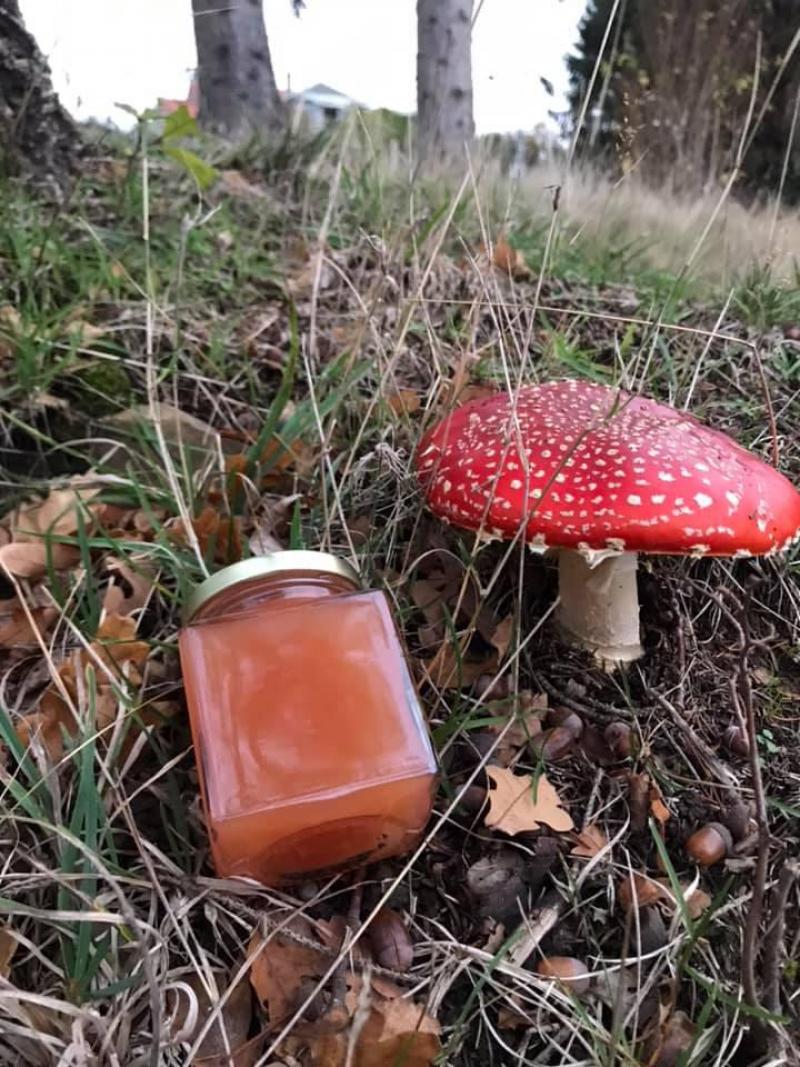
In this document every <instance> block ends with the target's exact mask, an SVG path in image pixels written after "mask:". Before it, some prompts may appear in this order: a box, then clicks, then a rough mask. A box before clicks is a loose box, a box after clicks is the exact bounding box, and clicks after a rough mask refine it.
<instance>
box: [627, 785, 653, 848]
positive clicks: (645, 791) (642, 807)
mask: <svg viewBox="0 0 800 1067" xmlns="http://www.w3.org/2000/svg"><path fill="white" fill-rule="evenodd" d="M627 777H628V808H629V810H630V813H631V830H632V831H633V832H634V833H636V834H641V833H644V831H645V830H646V828H647V815H648V812H649V810H650V775H649V774H646V773H644V772H642V773H641V774H634V773H633V772H632V771H631V772H630V773H629V774H628V776H627Z"/></svg>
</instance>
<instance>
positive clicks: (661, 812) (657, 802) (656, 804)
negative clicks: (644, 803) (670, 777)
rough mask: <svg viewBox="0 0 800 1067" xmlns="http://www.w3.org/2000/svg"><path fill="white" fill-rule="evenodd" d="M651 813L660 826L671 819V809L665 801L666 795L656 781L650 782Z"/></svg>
mask: <svg viewBox="0 0 800 1067" xmlns="http://www.w3.org/2000/svg"><path fill="white" fill-rule="evenodd" d="M649 796H650V814H651V815H652V816H653V818H654V819H655V820H656V822H657V823H658V824H659V825H660V826H662V827H663V826H665V825H666V823H667V822H669V819H670V810H669V808H668V807H667V805H666V804H665V803H664V795H663V793H662V792H661V789H660V788H659V786H658V785H657V783H656V782H651V783H650V793H649Z"/></svg>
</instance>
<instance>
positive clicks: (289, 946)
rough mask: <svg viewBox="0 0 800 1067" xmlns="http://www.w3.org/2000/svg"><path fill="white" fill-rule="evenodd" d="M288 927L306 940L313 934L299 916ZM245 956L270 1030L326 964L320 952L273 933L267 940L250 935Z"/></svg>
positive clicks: (288, 1014) (285, 1016) (287, 1015)
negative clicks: (249, 960)
mask: <svg viewBox="0 0 800 1067" xmlns="http://www.w3.org/2000/svg"><path fill="white" fill-rule="evenodd" d="M290 930H291V932H292V933H294V934H297V935H299V936H302V937H305V938H306V939H311V938H312V936H313V935H312V930H311V927H310V925H309V924H308V923H307V922H306V921H305V920H303V919H302V918H297V919H295V920H293V921H292V923H291V924H290ZM247 955H248V958H250V959H251V960H252V963H251V965H250V983H251V985H252V986H253V989H254V990H255V992H256V996H257V997H258V999H259V1000H260V1001H261V1003H262V1004H264V1006H265V1007H266V1009H267V1014H268V1016H269V1021H270V1025H271V1027H272V1028H273V1029H275V1028H277V1027H280V1026H281V1025H282V1024H283V1023H284V1022H286V1020H287V1019H289V1018H290V1017H291V1016H292V1015H293V1014H294V1012H295V1011H296V1010H297V1008H298V1007H299V1006H300V1004H301V1003H302V1001H303V1000H304V999H305V998H304V997H303V996H301V992H302V990H303V989H304V986H305V984H306V982H307V979H313V980H314V981H316V980H317V979H319V978H321V977H322V975H323V974H324V973H325V971H326V970H327V968H328V965H329V963H330V960H329V959H328V958H327V957H326V956H325V955H323V953H322V952H319V951H317V950H316V949H315V948H312V947H311V946H310V945H307V944H301V943H300V942H299V941H295V940H294V939H293V938H291V937H290V936H287V935H283V934H273V935H272V936H271V937H270V938H268V939H267V940H265V939H264V938H263V937H262V936H261V934H259V933H255V934H253V936H252V938H251V939H250V944H249V946H248V950H247Z"/></svg>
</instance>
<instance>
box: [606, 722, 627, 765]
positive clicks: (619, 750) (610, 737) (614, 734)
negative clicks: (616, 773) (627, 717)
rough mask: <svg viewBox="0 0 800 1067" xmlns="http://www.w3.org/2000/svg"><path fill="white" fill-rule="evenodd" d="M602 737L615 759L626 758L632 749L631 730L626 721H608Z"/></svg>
mask: <svg viewBox="0 0 800 1067" xmlns="http://www.w3.org/2000/svg"><path fill="white" fill-rule="evenodd" d="M603 738H604V740H605V742H606V744H607V745H608V747H609V748H610V749H611V751H612V752H613V753H614V755H615V756H616V757H617V759H627V758H628V757H629V756H630V754H631V752H632V751H633V731H632V730H631V728H630V726H628V724H627V723H626V722H610V723H609V724H608V726H607V727H606V728H605V730H603Z"/></svg>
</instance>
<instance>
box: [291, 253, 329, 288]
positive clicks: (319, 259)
mask: <svg viewBox="0 0 800 1067" xmlns="http://www.w3.org/2000/svg"><path fill="white" fill-rule="evenodd" d="M326 256H327V252H326V251H325V250H323V249H315V250H314V251H313V252H312V253H311V255H310V256H309V258H308V263H306V265H305V266H304V267H303V268H302V270H301V271H300V272H299V274H296V275H295V276H294V277H293V278H290V279H289V280H288V281H287V283H286V288H287V290H288V291H289V293H290V294H291V295H292V296H293V297H295V298H302V297H307V296H310V295H311V293H312V292H313V290H314V288H315V286H316V287H317V288H318V289H319V290H323V289H330V288H331V286H332V285H333V284H334V282H335V281H336V279H337V277H338V275H337V273H336V271H335V270H334V269H333V266H332V265H331V263H330V262H329V261H328V259H327V258H326Z"/></svg>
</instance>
